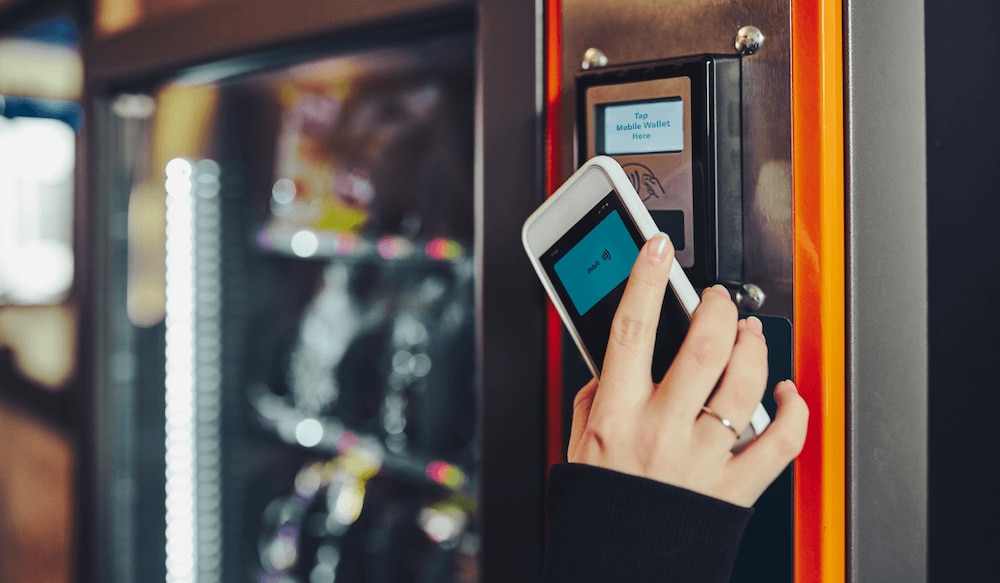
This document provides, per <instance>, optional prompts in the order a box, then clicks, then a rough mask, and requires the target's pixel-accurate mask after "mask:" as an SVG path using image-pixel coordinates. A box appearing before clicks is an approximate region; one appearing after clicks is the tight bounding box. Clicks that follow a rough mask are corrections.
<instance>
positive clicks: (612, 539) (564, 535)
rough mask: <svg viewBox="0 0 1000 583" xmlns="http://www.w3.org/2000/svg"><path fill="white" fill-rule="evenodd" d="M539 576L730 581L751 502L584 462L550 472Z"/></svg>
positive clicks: (549, 581)
mask: <svg viewBox="0 0 1000 583" xmlns="http://www.w3.org/2000/svg"><path fill="white" fill-rule="evenodd" d="M548 490H549V491H548V519H549V520H548V525H547V535H546V538H547V548H546V553H545V565H544V568H543V571H542V581H543V582H544V583H556V582H564V581H565V582H573V583H587V582H594V583H598V582H600V583H605V582H618V581H621V582H628V583H641V582H644V581H656V582H658V583H664V582H674V581H683V582H685V583H688V582H726V581H729V577H730V574H731V572H732V568H733V562H734V561H735V560H736V552H737V550H739V544H740V539H741V538H742V536H743V529H744V528H745V527H746V524H747V521H748V520H749V519H750V515H751V514H752V513H753V509H752V508H744V507H742V506H736V505H734V504H730V503H728V502H723V501H722V500H717V499H715V498H711V497H709V496H704V495H702V494H698V493H695V492H691V491H690V490H685V489H683V488H678V487H675V486H670V485H668V484H663V483H660V482H656V481H653V480H648V479H646V478H639V477H636V476H630V475H628V474H622V473H619V472H614V471H611V470H606V469H603V468H597V467H593V466H587V465H583V464H557V465H555V466H553V467H552V471H551V473H550V474H549V487H548Z"/></svg>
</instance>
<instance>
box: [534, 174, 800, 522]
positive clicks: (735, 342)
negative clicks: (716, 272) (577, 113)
mask: <svg viewBox="0 0 1000 583" xmlns="http://www.w3.org/2000/svg"><path fill="white" fill-rule="evenodd" d="M657 233H658V231H657V229H656V226H655V224H654V223H653V221H652V219H651V218H650V217H649V214H648V212H646V210H645V208H644V207H643V206H642V202H641V200H640V199H639V197H638V195H637V194H636V193H635V191H634V189H633V188H632V186H631V183H630V182H629V181H628V179H627V177H626V176H625V173H624V172H623V171H622V170H621V167H620V166H618V164H617V162H615V161H614V160H613V159H611V158H606V157H597V158H594V159H592V160H590V161H588V162H587V163H586V164H585V165H584V166H583V167H582V168H581V169H580V170H579V171H577V172H576V173H575V174H574V175H573V176H572V177H571V178H570V179H569V180H567V182H566V183H565V184H564V185H563V186H562V187H561V188H560V189H559V190H558V191H557V192H556V193H555V194H553V196H552V197H550V198H549V200H548V201H546V203H545V204H543V205H542V206H541V207H540V208H539V209H538V210H537V211H536V212H535V213H533V214H532V216H531V217H529V218H528V220H527V221H526V222H525V225H524V229H523V231H522V240H523V242H524V246H525V249H526V250H527V252H528V255H529V257H530V258H531V261H532V265H534V267H535V270H536V272H537V273H538V275H539V278H540V279H541V280H542V283H543V285H544V286H545V289H546V290H547V292H548V293H549V297H550V298H551V299H552V301H553V303H554V304H555V306H556V309H557V311H558V312H559V313H560V315H561V317H562V319H563V322H564V323H565V324H566V326H567V328H569V331H570V334H571V335H572V336H573V338H574V341H575V342H576V344H577V346H578V348H579V349H580V352H581V354H582V355H583V357H584V359H585V361H586V362H587V364H588V366H589V367H590V368H591V371H592V372H593V373H594V376H595V380H594V381H593V382H592V383H590V384H589V385H588V386H587V387H585V388H584V390H583V391H581V393H580V395H579V396H578V397H577V404H576V409H575V412H574V422H573V432H572V436H571V442H570V452H569V454H570V460H571V461H580V462H583V463H594V462H596V463H595V465H602V466H604V467H609V468H611V469H618V470H621V471H625V472H627V473H634V474H637V475H645V476H647V477H652V478H654V479H659V480H660V481H665V482H668V483H674V484H675V485H679V486H684V487H688V488H690V489H692V490H695V491H699V492H703V493H706V494H709V495H713V496H716V497H719V498H722V499H726V500H730V501H733V502H734V503H738V504H744V505H749V504H752V503H753V501H754V500H756V497H757V496H759V493H760V492H762V491H763V488H764V487H766V485H767V484H769V483H770V482H771V481H773V479H774V477H775V476H777V474H778V473H779V472H780V469H781V468H783V467H784V466H785V465H787V463H788V461H790V460H791V459H792V458H793V457H794V455H795V454H797V450H796V451H794V452H789V451H787V450H790V449H794V446H795V444H796V443H798V447H799V448H801V440H799V439H798V438H799V437H804V430H805V422H804V419H805V416H806V413H805V404H804V402H803V401H802V399H801V398H800V397H799V396H798V394H797V392H796V391H795V390H794V385H793V384H791V383H790V382H787V383H782V384H781V385H779V388H778V389H777V390H776V393H775V398H776V400H777V401H778V403H779V407H780V408H779V417H778V419H776V421H775V425H778V427H775V428H772V430H770V431H769V432H768V434H767V435H766V436H765V437H767V439H764V438H762V439H761V440H760V441H758V442H755V443H753V444H751V442H753V440H754V438H755V437H757V436H759V435H761V433H763V431H764V429H765V428H766V427H767V425H768V422H769V421H770V419H769V417H768V416H767V413H766V412H765V411H764V409H763V407H762V406H760V403H759V401H760V398H761V396H762V395H763V392H764V384H765V383H766V377H767V364H766V362H767V361H766V343H765V342H764V338H763V335H762V334H759V333H758V332H759V329H758V325H759V322H756V323H754V322H750V323H748V322H745V321H744V322H739V321H738V319H737V312H736V308H735V306H734V305H733V303H732V300H731V299H730V298H729V294H728V292H727V291H725V289H724V288H722V289H716V288H709V289H708V290H706V292H705V294H704V295H703V298H704V303H702V304H701V305H700V306H699V298H698V295H697V294H696V292H695V291H694V289H693V288H692V287H691V284H690V283H689V282H688V281H687V278H686V277H685V275H684V272H683V270H682V269H681V268H680V267H679V266H678V265H677V264H676V263H674V262H673V248H672V246H671V245H670V244H669V242H667V240H666V238H665V235H662V234H660V235H658V234H657ZM654 236H655V239H654V240H653V241H651V242H649V243H647V242H646V241H647V240H648V239H651V238H654ZM668 282H669V291H667V289H668ZM719 287H720V288H721V286H719ZM692 316H693V320H692V319H691V318H692ZM689 326H690V331H689ZM723 373H725V374H723ZM654 380H655V381H656V382H654ZM703 407H708V408H709V411H710V413H709V414H705V413H704V412H703ZM789 411H790V413H789ZM782 412H784V413H782ZM723 415H725V416H723ZM723 419H725V422H723V421H722V420H723ZM779 421H781V423H780V424H779V423H778V422H779ZM744 427H745V429H743V428H744ZM800 429H801V431H800ZM736 433H739V434H740V435H739V437H738V438H736V435H735V434H736ZM734 438H736V439H735V443H734ZM664 440H666V441H664ZM768 444H770V445H768ZM775 444H777V445H775ZM781 444H785V446H787V445H788V444H791V446H792V447H785V446H782V445H781ZM727 445H728V446H729V447H726V446H727ZM748 445H749V446H750V447H747V446H748ZM661 446H662V448H663V449H662V450H661V449H660V447H661ZM719 447H723V449H722V450H721V451H722V452H723V453H725V454H727V455H730V452H732V453H733V454H736V455H731V456H730V457H731V460H723V458H720V457H719V456H718V455H712V452H715V453H716V454H718V453H719V451H717V448H719ZM609 448H610V449H609ZM743 448H746V450H745V451H744V449H743ZM775 448H778V449H780V450H781V451H780V454H778V455H775V452H776V451H777V450H776V449H775ZM769 451H770V454H769V453H768V452H769ZM755 452H756V453H755ZM650 456H652V457H650ZM678 456H679V457H678ZM703 456H704V457H703ZM693 458H698V459H693ZM734 460H747V461H741V462H739V463H738V464H736V465H738V466H740V467H741V468H743V467H744V466H745V469H748V470H752V471H750V473H749V474H748V480H747V481H746V482H745V483H743V484H741V485H740V486H739V487H738V488H736V489H735V490H733V489H727V488H726V487H723V488H721V489H720V488H718V487H717V486H719V483H717V482H713V480H711V479H709V480H705V479H702V478H705V476H704V475H701V473H699V472H696V471H694V470H695V469H696V468H700V467H702V466H704V464H706V463H707V464H708V465H709V467H711V468H714V469H715V470H719V467H718V462H720V461H726V463H729V461H734ZM682 461H683V463H682ZM768 462H773V463H768ZM753 463H757V464H759V467H758V469H756V470H753V469H752V467H751V465H752V464H753ZM775 464H780V468H778V470H777V471H775V472H773V475H771V470H772V469H773V466H775ZM661 466H663V467H665V468H666V471H661V470H662V468H661ZM651 468H653V469H655V468H660V469H655V471H654V470H653V469H651ZM647 470H648V471H647ZM731 471H732V470H726V471H725V472H724V473H720V474H718V475H717V476H716V477H720V476H725V477H726V480H727V481H726V484H729V482H728V480H729V478H731V477H732V476H730V475H729V474H730V472H731ZM677 472H679V473H680V475H675V474H676V473H677ZM692 472H693V473H692ZM692 475H694V476H695V477H696V479H694V480H693V482H692V480H689V479H688V478H691V477H692ZM754 476H757V478H756V479H755V478H754ZM730 485H731V484H730ZM758 486H759V491H757V489H758ZM753 492H756V494H753V495H752V496H751V494H752V493H753Z"/></svg>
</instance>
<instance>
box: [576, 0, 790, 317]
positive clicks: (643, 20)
mask: <svg viewBox="0 0 1000 583" xmlns="http://www.w3.org/2000/svg"><path fill="white" fill-rule="evenodd" d="M563 6H564V8H563V31H564V32H563V65H562V69H563V70H562V74H563V87H564V88H565V91H566V92H567V94H566V95H564V96H563V103H564V104H566V105H565V107H564V108H563V120H562V127H564V128H572V127H573V126H574V124H573V120H574V119H575V118H574V116H575V110H574V99H573V74H574V72H576V71H577V70H579V69H580V64H581V62H582V61H583V54H584V51H586V50H587V49H588V48H590V47H596V48H599V49H601V50H602V51H603V52H604V53H605V54H606V55H607V57H608V64H609V65H620V64H623V63H630V62H635V61H647V60H658V59H665V58H672V57H680V56H685V55H695V54H701V53H715V54H731V55H735V54H737V53H736V49H735V41H736V32H737V31H738V30H739V29H740V27H741V26H744V25H753V26H756V27H758V28H760V29H761V30H762V31H763V33H764V35H765V37H766V40H765V41H764V43H763V45H762V48H761V49H760V52H759V53H757V54H755V55H753V56H750V57H745V58H744V59H743V62H742V63H743V64H742V67H743V116H742V117H743V224H744V227H743V228H744V233H743V245H744V266H743V269H744V279H745V281H746V282H749V283H754V284H756V285H758V286H759V287H760V288H761V289H762V290H763V291H764V293H765V294H766V296H767V299H766V301H765V303H764V304H763V306H762V308H761V309H760V313H762V314H767V315H774V316H782V317H785V318H788V319H789V320H792V316H793V315H792V211H791V209H792V172H791V156H792V150H791V65H790V58H791V57H790V55H791V37H790V32H789V31H790V28H789V27H790V23H789V18H790V6H791V5H790V3H789V2H788V1H787V0H786V1H782V2H774V1H773V0H746V1H743V2H728V1H719V0H628V1H627V2H616V3H614V6H613V8H612V6H611V3H609V2H608V1H607V0H565V2H564V3H563ZM572 139H573V136H572V133H571V132H565V133H564V143H563V148H562V151H563V152H564V160H563V173H564V175H565V176H568V175H569V174H570V172H571V170H572V168H573V160H572V157H571V156H572V153H573V152H575V151H576V150H575V148H572V147H571V146H572Z"/></svg>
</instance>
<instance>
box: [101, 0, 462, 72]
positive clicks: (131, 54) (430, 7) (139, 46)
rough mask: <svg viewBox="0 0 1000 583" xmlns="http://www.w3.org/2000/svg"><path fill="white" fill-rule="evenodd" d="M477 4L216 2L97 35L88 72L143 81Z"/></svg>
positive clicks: (422, 0) (443, 0)
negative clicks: (333, 34) (290, 5)
mask: <svg viewBox="0 0 1000 583" xmlns="http://www.w3.org/2000/svg"><path fill="white" fill-rule="evenodd" d="M471 7H472V0H386V1H381V2H369V1H368V0H344V1H340V2H330V1H328V0H297V1H296V2H295V4H294V9H290V8H288V9H286V7H285V5H284V4H281V3H276V2H274V1H273V0H239V1H237V2H218V3H211V4H208V5H206V6H204V7H200V8H195V9H191V10H189V11H185V12H180V13H178V14H176V15H172V16H168V17H163V18H160V19H156V20H152V21H150V22H146V23H143V24H140V25H138V26H137V27H135V28H133V29H130V30H128V31H126V32H123V33H119V34H116V35H114V36H111V37H107V38H100V37H98V38H94V39H93V40H92V41H91V46H89V47H88V51H87V52H88V56H89V58H88V62H87V72H88V75H89V76H90V77H92V78H98V79H115V80H119V81H121V80H126V79H127V80H137V79H136V78H137V77H142V79H141V80H143V81H144V80H146V77H148V76H149V75H150V74H151V73H156V72H161V73H162V72H173V71H176V70H178V69H182V68H187V67H191V66H193V65H196V64H198V63H204V62H208V61H216V60H219V59H225V58H228V57H233V56H236V55H241V54H246V53H248V52H252V51H258V50H261V49H264V48H275V47H278V46H281V45H283V44H288V43H293V42H294V43H301V42H302V41H303V40H306V39H309V38H320V37H321V35H325V34H328V33H329V32H330V31H334V30H335V31H337V32H338V33H339V34H344V33H346V32H349V31H350V30H352V29H354V30H361V29H364V30H367V31H371V30H373V27H390V26H393V25H401V24H403V25H405V24H407V23H412V22H413V21H414V19H415V18H419V19H421V20H427V19H428V18H431V17H433V16H434V14H441V15H445V14H451V13H454V12H456V11H461V10H465V11H468V10H469V9H471Z"/></svg>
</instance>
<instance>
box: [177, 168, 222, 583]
mask: <svg viewBox="0 0 1000 583" xmlns="http://www.w3.org/2000/svg"><path fill="white" fill-rule="evenodd" d="M166 173H167V183H166V189H167V224H166V247H167V248H166V261H167V277H166V395H165V403H164V405H165V407H166V427H165V429H166V456H165V457H166V459H165V462H166V464H165V465H166V570H167V573H166V574H167V577H166V580H167V582H168V583H171V582H194V581H200V582H210V581H219V580H221V573H222V567H221V558H222V553H221V538H222V537H221V534H222V516H221V508H222V505H221V502H222V495H221V489H220V484H221V474H220V463H221V439H220V433H219V418H220V411H219V408H220V406H221V376H222V371H221V369H220V366H219V360H220V356H221V340H222V338H221V327H220V316H221V314H220V309H221V282H220V279H219V272H220V269H221V257H220V241H219V221H220V208H219V199H218V192H219V180H218V177H219V172H218V165H217V164H216V163H215V162H212V161H210V160H202V161H200V162H198V163H197V165H193V164H192V163H191V162H189V161H187V160H183V159H174V160H171V161H170V162H169V163H168V164H167V168H166ZM196 346H197V350H195V347H196Z"/></svg>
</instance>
